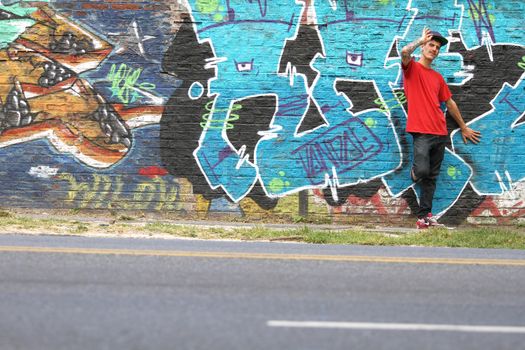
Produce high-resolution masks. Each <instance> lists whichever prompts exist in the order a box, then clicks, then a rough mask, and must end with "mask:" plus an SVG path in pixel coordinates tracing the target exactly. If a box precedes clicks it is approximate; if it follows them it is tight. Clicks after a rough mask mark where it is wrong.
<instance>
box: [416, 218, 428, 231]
mask: <svg viewBox="0 0 525 350" xmlns="http://www.w3.org/2000/svg"><path fill="white" fill-rule="evenodd" d="M429 226H430V224H429V222H428V220H427V218H421V219H417V221H416V227H417V228H418V229H419V230H424V229H426V228H429Z"/></svg>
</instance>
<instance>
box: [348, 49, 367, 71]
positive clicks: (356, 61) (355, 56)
mask: <svg viewBox="0 0 525 350" xmlns="http://www.w3.org/2000/svg"><path fill="white" fill-rule="evenodd" d="M346 63H348V65H350V66H353V67H361V66H362V65H363V54H362V53H352V52H348V51H346Z"/></svg>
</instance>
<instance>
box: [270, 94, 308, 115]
mask: <svg viewBox="0 0 525 350" xmlns="http://www.w3.org/2000/svg"><path fill="white" fill-rule="evenodd" d="M308 97H309V96H308V95H307V94H303V95H297V96H290V97H283V98H280V101H279V110H278V111H277V113H276V114H275V115H276V116H285V115H296V113H293V111H297V110H298V111H301V112H302V111H303V110H304V109H305V108H306V106H307V105H308Z"/></svg>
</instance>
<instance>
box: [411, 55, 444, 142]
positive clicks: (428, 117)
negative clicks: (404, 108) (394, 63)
mask: <svg viewBox="0 0 525 350" xmlns="http://www.w3.org/2000/svg"><path fill="white" fill-rule="evenodd" d="M402 66H403V85H404V88H405V95H406V97H407V99H408V120H407V127H406V131H407V132H417V133H422V134H433V135H447V122H446V121H445V114H444V113H443V111H442V110H441V108H440V104H441V102H445V101H447V100H448V99H450V98H451V97H452V93H451V92H450V90H449V88H448V86H447V84H446V83H445V79H443V77H442V76H441V74H439V73H438V72H436V71H435V70H433V69H431V68H427V67H425V66H423V65H422V64H421V63H419V62H416V61H414V60H413V59H412V60H410V62H409V63H408V65H406V66H405V65H402Z"/></svg>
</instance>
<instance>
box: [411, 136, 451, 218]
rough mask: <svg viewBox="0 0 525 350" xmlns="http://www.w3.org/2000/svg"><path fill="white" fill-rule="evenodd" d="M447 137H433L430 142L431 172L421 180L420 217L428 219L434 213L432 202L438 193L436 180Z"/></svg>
mask: <svg viewBox="0 0 525 350" xmlns="http://www.w3.org/2000/svg"><path fill="white" fill-rule="evenodd" d="M446 140H447V137H446V136H437V135H432V136H431V137H430V140H429V142H428V143H429V172H428V175H427V176H426V177H424V178H422V179H421V182H420V184H421V198H420V200H419V212H418V217H419V218H421V217H427V215H428V214H429V213H430V212H432V200H433V199H434V192H435V191H436V180H437V177H438V176H439V172H440V169H441V163H442V162H443V158H444V156H445V145H446Z"/></svg>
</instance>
